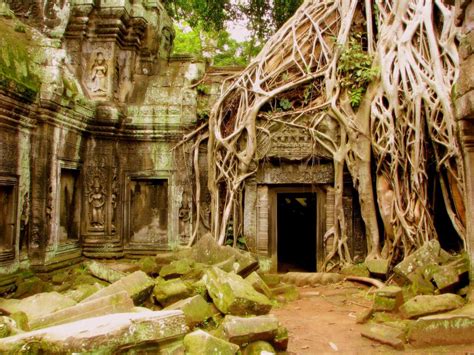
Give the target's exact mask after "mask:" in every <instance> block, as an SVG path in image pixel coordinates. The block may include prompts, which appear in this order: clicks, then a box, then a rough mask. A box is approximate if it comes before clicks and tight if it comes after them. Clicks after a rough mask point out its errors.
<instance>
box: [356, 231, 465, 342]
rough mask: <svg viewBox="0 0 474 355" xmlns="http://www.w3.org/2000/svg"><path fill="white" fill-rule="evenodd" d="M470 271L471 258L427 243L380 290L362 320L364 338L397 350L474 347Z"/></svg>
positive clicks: (374, 274)
mask: <svg viewBox="0 0 474 355" xmlns="http://www.w3.org/2000/svg"><path fill="white" fill-rule="evenodd" d="M469 268H470V261H469V256H468V255H467V254H461V255H455V256H453V255H450V254H449V253H447V252H446V251H444V250H443V249H442V248H441V247H440V245H439V243H438V241H436V240H433V241H430V242H428V243H426V244H425V245H424V246H423V247H421V248H420V249H418V250H417V251H416V252H415V253H413V254H412V255H410V256H408V257H407V258H405V260H404V261H403V262H401V263H399V264H398V265H396V266H395V268H394V270H393V271H394V274H393V277H392V278H391V279H390V280H388V282H387V286H383V287H380V288H378V289H376V290H375V292H374V295H373V296H374V298H373V305H372V308H371V309H370V310H368V311H367V312H364V313H362V314H360V316H359V318H358V322H359V323H367V326H366V328H365V329H364V331H363V332H362V336H364V337H367V338H370V339H373V340H375V341H378V342H381V343H384V344H387V345H391V346H393V347H395V348H397V349H403V348H404V347H405V344H407V343H408V344H410V345H411V346H414V347H426V346H434V345H449V344H470V343H474V304H473V303H472V300H471V301H469V299H472V294H471V292H472V291H471V289H470V288H469ZM369 270H370V268H369V269H368V270H367V275H363V274H362V275H360V276H369V273H370V271H369ZM379 270H383V267H382V268H379ZM359 272H360V269H359ZM370 276H380V274H378V275H377V273H373V272H372V273H370Z"/></svg>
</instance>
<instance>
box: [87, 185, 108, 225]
mask: <svg viewBox="0 0 474 355" xmlns="http://www.w3.org/2000/svg"><path fill="white" fill-rule="evenodd" d="M89 205H90V207H91V215H90V217H91V226H92V227H93V228H94V229H101V228H103V227H104V223H105V218H104V206H105V193H104V192H103V191H102V186H101V185H100V182H99V180H98V179H94V183H93V185H92V189H91V191H90V192H89Z"/></svg>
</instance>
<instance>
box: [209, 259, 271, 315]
mask: <svg viewBox="0 0 474 355" xmlns="http://www.w3.org/2000/svg"><path fill="white" fill-rule="evenodd" d="M203 279H204V282H205V283H206V288H207V291H208V293H209V295H210V297H211V298H212V300H213V302H214V304H215V305H216V307H217V308H218V309H219V310H220V311H221V312H222V313H224V314H233V315H260V314H266V313H268V312H269V311H270V309H271V308H272V303H271V301H270V300H269V299H268V297H266V296H265V295H263V294H261V293H259V292H257V291H255V289H254V288H253V287H252V285H251V284H250V283H248V282H247V281H245V280H244V279H243V278H242V277H240V276H239V275H236V274H234V273H227V272H225V271H222V270H221V269H219V268H216V267H212V268H210V269H208V270H207V271H206V273H205V274H204V276H203Z"/></svg>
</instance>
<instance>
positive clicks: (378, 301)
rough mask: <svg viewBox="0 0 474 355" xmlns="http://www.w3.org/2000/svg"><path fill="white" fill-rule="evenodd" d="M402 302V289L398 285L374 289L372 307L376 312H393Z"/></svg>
mask: <svg viewBox="0 0 474 355" xmlns="http://www.w3.org/2000/svg"><path fill="white" fill-rule="evenodd" d="M402 303H403V294H402V289H401V288H400V287H398V286H386V287H383V288H380V289H378V290H376V291H375V296H374V306H373V309H374V311H376V312H395V311H398V308H399V307H400V306H401V305H402Z"/></svg>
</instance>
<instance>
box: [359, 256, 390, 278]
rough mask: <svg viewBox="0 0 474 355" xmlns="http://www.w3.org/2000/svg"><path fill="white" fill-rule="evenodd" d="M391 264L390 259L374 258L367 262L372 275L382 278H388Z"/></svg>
mask: <svg viewBox="0 0 474 355" xmlns="http://www.w3.org/2000/svg"><path fill="white" fill-rule="evenodd" d="M389 264H390V263H389V261H388V260H386V259H373V260H367V261H366V262H365V265H366V266H367V269H368V270H369V272H370V275H371V276H373V277H377V278H381V279H382V280H385V279H386V278H387V274H388V268H389V266H390V265H389Z"/></svg>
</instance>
